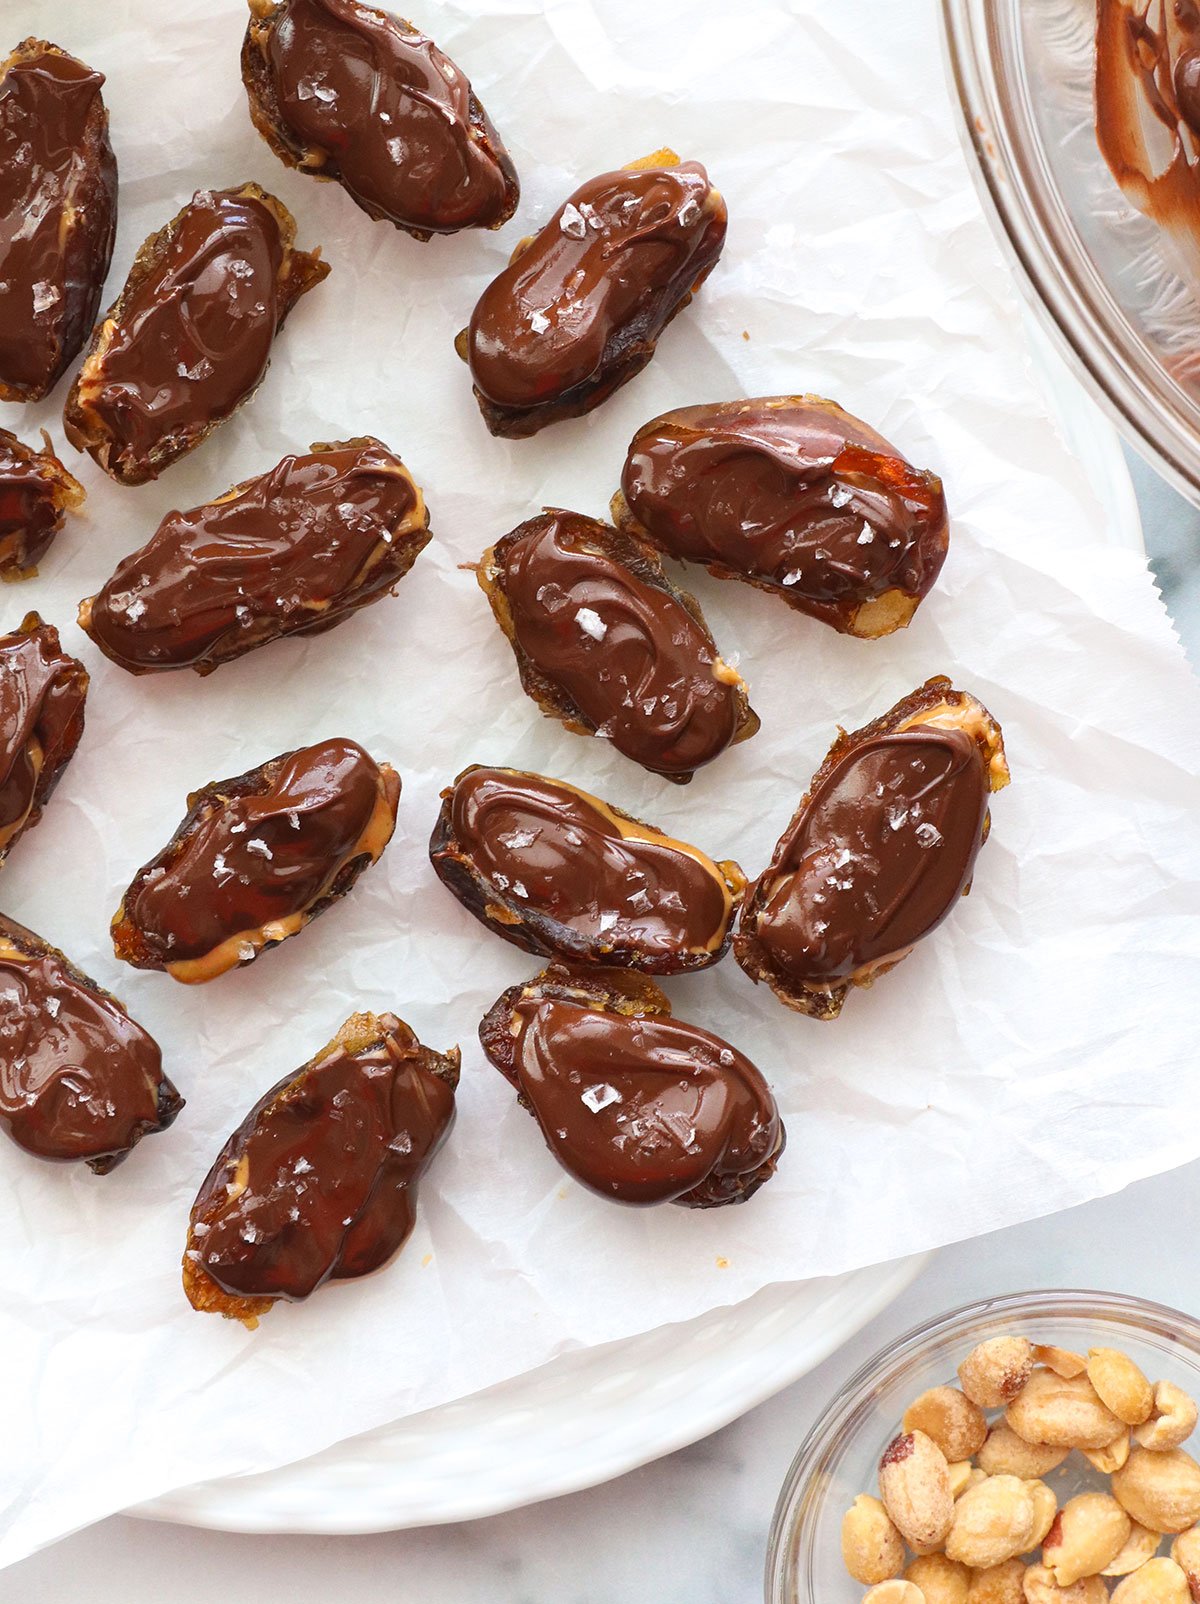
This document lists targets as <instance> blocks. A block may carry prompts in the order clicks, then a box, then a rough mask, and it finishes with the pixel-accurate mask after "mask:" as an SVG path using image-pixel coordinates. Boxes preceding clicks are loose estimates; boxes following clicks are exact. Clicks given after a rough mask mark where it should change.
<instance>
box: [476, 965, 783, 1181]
mask: <svg viewBox="0 0 1200 1604" xmlns="http://www.w3.org/2000/svg"><path fill="white" fill-rule="evenodd" d="M670 1015H671V1005H670V1003H669V1002H668V1001H667V999H666V997H665V996H664V995H663V993H662V992H661V991H660V990H659V989H658V987H657V986H656V985H655V984H654V983H653V981H650V980H646V979H643V978H641V977H636V976H633V975H629V974H625V973H620V972H616V971H608V972H596V971H590V972H589V971H586V970H572V969H568V968H565V967H561V966H559V965H551V967H550V968H549V969H546V970H543V972H542V973H541V974H540V975H538V976H537V977H536V978H535V979H534V980H531V981H530V982H529V983H528V984H527V985H525V986H512V987H510V988H509V990H508V991H506V992H505V993H504V995H503V996H502V997H501V998H500V999H499V1000H498V1002H496V1004H495V1005H494V1006H493V1007H492V1009H491V1010H490V1011H489V1013H488V1014H487V1017H486V1018H485V1019H484V1021H483V1024H482V1025H481V1026H480V1028H479V1038H480V1041H481V1042H482V1043H483V1050H484V1052H485V1053H486V1054H487V1056H488V1058H489V1059H490V1060H491V1061H492V1063H493V1064H494V1065H495V1066H496V1068H497V1069H498V1070H499V1071H500V1073H501V1074H502V1075H503V1076H504V1077H505V1079H506V1080H508V1081H509V1082H510V1083H511V1084H512V1085H513V1086H515V1087H516V1089H517V1091H518V1092H519V1093H520V1100H521V1102H522V1104H523V1105H524V1106H525V1107H526V1108H527V1109H528V1110H529V1112H530V1113H531V1114H533V1116H534V1117H535V1119H536V1120H537V1122H538V1124H539V1125H540V1126H541V1130H542V1135H543V1136H544V1137H545V1139H546V1145H547V1146H548V1147H549V1148H550V1151H551V1152H552V1153H553V1154H554V1156H555V1158H557V1159H558V1161H559V1163H560V1164H561V1165H562V1166H563V1168H564V1169H566V1170H569V1171H570V1173H571V1174H572V1175H573V1176H574V1177H575V1179H576V1180H577V1181H580V1182H581V1183H582V1184H583V1185H584V1186H586V1187H588V1188H590V1190H591V1191H593V1192H598V1193H599V1194H600V1196H601V1197H606V1198H611V1199H613V1200H614V1201H616V1202H618V1203H636V1204H648V1203H682V1204H684V1205H685V1206H686V1207H688V1208H716V1207H719V1206H720V1205H722V1204H725V1203H744V1202H745V1200H746V1199H747V1198H748V1197H751V1196H753V1194H754V1193H755V1192H756V1191H757V1190H758V1188H759V1187H760V1186H761V1185H762V1184H763V1182H764V1181H767V1180H769V1179H770V1178H771V1176H772V1175H773V1174H774V1173H775V1167H776V1165H777V1163H778V1161H779V1155H780V1154H781V1153H782V1152H783V1147H784V1140H785V1136H784V1129H783V1123H782V1121H781V1120H780V1117H779V1110H778V1108H777V1107H776V1104H775V1099H774V1097H773V1096H772V1095H771V1090H770V1087H769V1086H768V1085H767V1083H766V1081H765V1080H764V1079H763V1077H762V1075H761V1074H760V1073H759V1071H758V1070H757V1069H755V1067H754V1065H753V1064H752V1063H751V1062H750V1060H749V1059H748V1058H745V1057H743V1056H742V1054H741V1053H739V1052H738V1051H737V1049H736V1048H734V1047H731V1046H730V1045H729V1043H728V1042H725V1041H722V1040H721V1038H720V1037H719V1036H714V1035H712V1034H711V1033H710V1032H709V1031H707V1030H702V1029H701V1028H700V1027H699V1026H698V1025H686V1024H684V1023H683V1022H682V1021H681V1020H678V1019H672V1018H671V1017H670Z"/></svg>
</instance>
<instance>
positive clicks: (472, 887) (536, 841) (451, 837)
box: [430, 768, 743, 974]
mask: <svg viewBox="0 0 1200 1604" xmlns="http://www.w3.org/2000/svg"><path fill="white" fill-rule="evenodd" d="M430 857H431V858H432V861H433V866H434V869H435V870H436V871H437V873H438V875H439V876H440V878H441V879H442V881H443V883H444V884H445V885H446V886H447V887H448V888H449V889H450V890H451V891H452V892H453V893H454V895H455V896H456V897H458V899H459V901H460V902H462V903H463V905H464V907H466V908H468V909H469V910H470V912H472V913H473V914H475V916H476V918H478V919H480V920H481V921H482V922H483V923H484V924H486V925H487V926H488V928H489V929H490V930H492V931H494V932H495V934H496V935H498V936H502V937H503V938H504V939H505V940H506V941H511V942H513V943H514V944H515V945H517V946H520V947H523V948H525V950H526V951H529V952H540V953H544V954H546V955H547V956H551V957H552V956H561V957H564V958H568V959H571V960H572V961H574V962H581V961H584V962H592V963H597V964H607V965H611V966H618V965H619V966H628V967H630V968H634V969H640V970H642V971H644V972H645V973H648V974H672V973H677V972H679V971H681V970H685V969H697V968H702V967H705V966H707V965H708V964H712V963H715V962H716V961H717V959H719V958H720V957H721V956H722V954H723V953H724V952H725V950H726V947H727V945H728V939H729V933H730V922H731V919H732V917H733V912H734V907H735V897H736V896H737V894H738V893H740V891H741V888H742V885H743V881H742V877H741V873H740V871H739V870H738V868H737V866H736V864H730V863H724V864H717V863H714V862H713V861H712V859H711V858H708V857H706V856H705V854H704V853H702V852H700V851H698V850H697V848H695V847H690V846H687V845H686V844H685V843H683V842H680V841H676V840H673V839H672V838H671V837H670V836H666V835H663V834H662V832H661V831H658V830H656V829H655V828H654V827H653V826H652V825H647V824H642V823H641V822H640V821H638V820H635V819H630V818H628V817H627V816H626V815H623V814H621V813H620V812H619V811H617V810H616V809H614V808H613V807H612V806H610V804H608V803H607V802H602V801H601V800H600V798H599V797H594V796H589V795H588V793H587V792H586V791H581V790H579V789H578V788H577V787H576V786H573V785H570V784H568V783H567V782H566V781H563V780H551V779H547V778H545V777H544V776H543V775H540V774H529V773H525V772H522V771H521V770H518V769H498V768H472V769H468V770H466V772H465V773H463V774H460V775H459V777H458V779H457V780H456V781H455V783H454V785H453V787H452V788H451V789H450V790H449V791H447V792H445V793H444V794H443V803H442V811H441V815H440V817H439V820H438V824H437V826H436V828H435V830H434V834H433V840H432V841H431V843H430Z"/></svg>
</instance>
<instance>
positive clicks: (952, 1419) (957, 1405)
mask: <svg viewBox="0 0 1200 1604" xmlns="http://www.w3.org/2000/svg"><path fill="white" fill-rule="evenodd" d="M902 1424H903V1427H904V1430H905V1431H923V1432H924V1433H925V1435H926V1436H927V1437H931V1438H932V1439H933V1441H934V1442H935V1443H937V1445H938V1447H939V1448H940V1449H941V1450H942V1452H943V1453H944V1454H945V1456H946V1458H947V1459H948V1460H949V1461H950V1462H951V1463H953V1462H954V1461H956V1460H960V1459H970V1458H971V1456H972V1455H973V1454H976V1453H978V1452H979V1450H980V1448H981V1447H982V1446H983V1443H984V1441H985V1439H986V1438H987V1421H986V1420H985V1419H984V1418H983V1411H982V1410H981V1409H980V1408H979V1406H978V1405H977V1404H973V1403H972V1402H971V1400H970V1399H969V1398H968V1397H966V1395H965V1394H963V1393H961V1392H959V1390H958V1388H957V1387H931V1388H930V1389H929V1391H928V1392H923V1393H922V1394H921V1396H920V1397H919V1398H918V1399H916V1400H915V1402H913V1403H910V1404H909V1406H908V1408H907V1409H906V1410H905V1411H904V1420H903V1422H902Z"/></svg>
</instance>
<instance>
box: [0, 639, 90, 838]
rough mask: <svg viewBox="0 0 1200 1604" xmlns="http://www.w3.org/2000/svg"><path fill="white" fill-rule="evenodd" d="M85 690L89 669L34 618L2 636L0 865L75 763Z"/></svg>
mask: <svg viewBox="0 0 1200 1604" xmlns="http://www.w3.org/2000/svg"><path fill="white" fill-rule="evenodd" d="M87 691H88V675H87V670H86V669H85V668H84V666H83V664H82V663H80V662H77V661H76V659H75V658H74V657H68V656H67V654H66V652H64V651H63V650H62V649H61V647H60V646H59V641H58V631H57V630H56V629H55V628H54V627H53V626H52V625H50V624H44V623H43V622H42V620H41V619H40V618H39V616H38V615H37V613H29V614H28V615H27V617H26V618H25V620H24V621H23V623H22V624H21V627H20V629H16V630H14V631H13V633H12V634H11V635H0V864H2V863H3V862H4V859H5V858H6V857H7V856H8V854H9V852H10V851H11V850H12V847H13V846H14V844H15V843H16V841H17V839H18V838H19V837H20V836H22V835H24V833H25V831H26V830H32V829H33V827H34V825H35V824H36V823H37V822H38V820H39V819H40V818H41V816H42V809H43V808H44V807H45V805H46V803H47V801H48V800H49V797H50V793H51V792H52V791H53V790H54V787H55V786H56V785H57V784H58V782H59V780H60V779H61V778H62V774H63V770H64V769H65V768H66V766H67V764H68V763H69V762H70V761H71V759H72V758H73V757H74V755H75V748H76V747H77V746H78V745H79V740H80V737H81V736H82V734H83V708H84V702H85V700H86V699H87Z"/></svg>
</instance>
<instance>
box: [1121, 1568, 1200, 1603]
mask: <svg viewBox="0 0 1200 1604" xmlns="http://www.w3.org/2000/svg"><path fill="white" fill-rule="evenodd" d="M1112 1596H1113V1599H1114V1604H1192V1595H1191V1593H1190V1592H1189V1590H1188V1581H1187V1577H1186V1576H1185V1575H1184V1574H1183V1571H1182V1570H1181V1569H1180V1567H1179V1566H1178V1565H1176V1563H1175V1561H1174V1560H1173V1559H1149V1560H1147V1561H1146V1563H1145V1564H1144V1565H1142V1566H1140V1567H1139V1569H1137V1570H1136V1571H1133V1572H1132V1573H1131V1574H1130V1575H1129V1576H1127V1577H1126V1578H1125V1580H1124V1581H1123V1582H1118V1583H1117V1585H1116V1587H1115V1588H1114V1589H1113V1595H1112Z"/></svg>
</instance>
